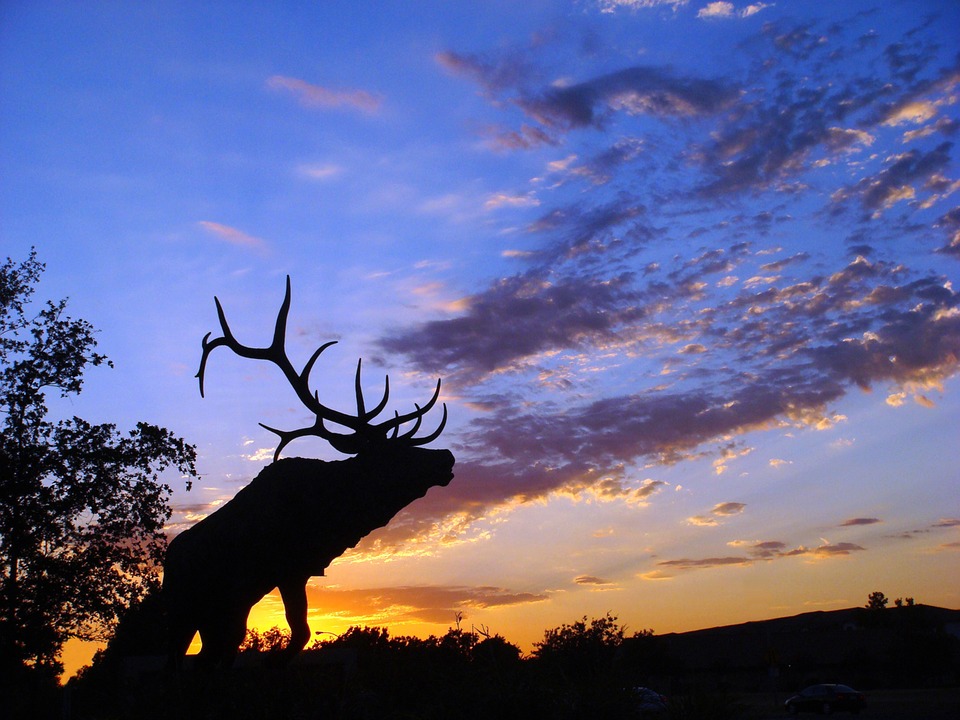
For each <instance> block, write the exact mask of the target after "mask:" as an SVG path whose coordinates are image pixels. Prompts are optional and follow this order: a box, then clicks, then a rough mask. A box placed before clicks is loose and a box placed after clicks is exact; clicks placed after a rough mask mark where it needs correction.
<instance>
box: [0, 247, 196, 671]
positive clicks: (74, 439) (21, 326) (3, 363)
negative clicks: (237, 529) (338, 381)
mask: <svg viewBox="0 0 960 720" xmlns="http://www.w3.org/2000/svg"><path fill="white" fill-rule="evenodd" d="M43 270H44V265H43V264H42V263H40V262H39V261H38V260H37V255H36V251H35V250H34V251H32V252H31V253H30V256H29V258H27V260H25V261H23V262H21V263H19V264H18V263H15V262H14V261H13V260H11V259H10V258H8V259H7V261H6V262H5V263H4V264H3V265H0V658H2V659H3V661H4V662H3V667H4V668H6V667H10V666H11V665H16V664H20V665H23V664H25V665H31V666H34V667H36V668H45V669H47V670H49V671H51V672H52V673H53V674H58V673H59V671H60V665H59V661H58V660H57V658H58V655H59V653H60V650H61V648H62V646H63V643H64V642H66V640H67V639H69V638H72V637H75V638H84V639H97V640H102V639H105V638H106V637H107V635H108V634H109V631H110V629H111V627H112V626H113V624H114V623H115V621H116V618H117V617H118V615H119V614H120V613H121V612H122V611H123V610H124V609H125V608H126V607H128V606H129V605H130V603H131V602H135V601H138V600H140V599H142V598H143V597H144V596H145V595H146V593H147V592H148V591H149V590H150V589H151V588H154V587H156V585H157V581H158V575H159V563H160V561H161V559H162V556H163V552H164V550H165V548H166V537H165V536H164V533H163V526H164V523H165V521H166V520H167V518H169V517H170V506H169V497H170V492H171V490H170V487H169V485H168V484H167V482H165V480H164V477H166V475H165V471H169V472H179V473H180V474H181V475H183V476H185V477H187V478H190V477H195V476H196V469H195V460H196V450H195V448H194V447H193V446H192V445H189V444H187V443H186V442H184V441H183V440H182V439H180V438H178V437H176V436H175V435H173V434H172V433H171V432H170V431H169V430H166V429H165V428H161V427H157V426H155V425H151V424H148V423H143V422H141V423H138V424H137V426H136V428H134V429H133V430H131V431H129V432H126V433H123V432H120V431H119V430H118V429H117V428H116V426H115V425H112V424H93V423H89V422H87V421H85V420H82V419H81V418H78V417H72V418H65V419H59V420H54V419H51V418H50V417H49V409H48V406H47V400H48V397H50V396H51V395H59V396H60V397H69V396H72V395H76V394H78V393H79V392H80V391H81V389H82V387H83V374H84V372H85V371H86V370H87V368H89V367H97V366H100V365H108V366H110V365H111V363H110V362H109V361H108V360H107V358H106V356H104V355H102V354H100V353H98V352H96V346H97V342H96V337H95V330H94V328H93V326H92V325H91V324H90V323H88V322H87V321H85V320H82V319H74V318H71V317H70V316H69V315H67V314H66V308H67V301H66V300H60V301H59V302H50V301H47V302H46V303H45V304H43V305H42V307H40V309H39V310H37V311H33V304H32V296H33V293H34V290H35V285H36V284H37V282H38V281H39V279H40V275H41V274H42V272H43ZM187 487H188V489H189V480H188V482H187Z"/></svg>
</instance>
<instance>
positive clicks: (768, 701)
mask: <svg viewBox="0 0 960 720" xmlns="http://www.w3.org/2000/svg"><path fill="white" fill-rule="evenodd" d="M152 615H153V613H152V612H147V611H142V612H140V613H137V612H134V613H131V614H130V615H129V617H128V619H126V620H125V622H123V623H121V625H120V627H119V628H118V631H117V634H116V636H115V638H114V641H113V642H111V644H110V646H108V648H107V649H106V650H105V651H103V652H101V653H100V654H98V656H97V658H96V659H95V662H94V663H93V665H92V666H90V667H89V668H85V669H84V670H83V671H82V672H81V673H80V674H79V675H78V677H76V678H74V679H72V680H71V681H70V682H69V683H68V684H67V685H66V687H65V688H62V689H60V690H59V691H58V692H57V693H54V694H51V695H48V696H47V697H48V703H47V707H46V711H47V712H46V714H44V713H42V712H38V709H39V708H38V707H37V706H36V705H34V707H33V708H31V709H30V711H29V713H28V712H27V708H26V706H22V707H23V710H24V716H25V717H33V718H36V717H44V716H46V717H58V718H61V717H66V718H76V719H88V718H89V719H94V718H103V719H104V720H108V719H113V718H145V719H148V720H149V719H150V718H278V719H283V718H290V719H299V718H305V719H306V718H309V719H311V720H314V719H320V718H338V719H341V718H342V719H350V720H353V719H367V718H385V719H390V718H398V719H399V718H404V719H406V718H425V719H429V718H437V719H447V718H450V719H456V718H464V719H472V718H547V719H552V718H558V719H559V718H562V719H568V718H570V719H573V718H591V719H593V718H639V717H663V718H665V720H667V719H676V720H686V719H694V718H706V719H710V720H724V719H726V718H731V719H733V718H744V719H745V720H751V719H752V720H759V719H761V718H770V717H785V713H784V711H783V705H782V704H783V701H784V700H785V699H786V698H787V697H788V696H789V695H791V694H793V692H795V691H797V690H799V689H801V688H802V687H804V686H806V685H808V684H812V683H816V682H832V681H839V682H846V683H848V684H851V685H853V686H854V687H856V688H857V689H858V690H860V691H863V692H865V693H866V694H867V697H868V706H867V712H868V713H869V714H870V717H872V718H877V719H880V718H899V717H904V718H908V717H930V718H941V717H943V718H945V717H949V716H950V715H949V714H946V713H948V712H949V711H948V710H947V709H946V708H949V707H950V703H951V702H953V703H955V702H956V700H957V698H958V697H960V690H958V688H960V639H958V638H957V637H956V634H955V633H956V631H957V629H958V627H960V611H956V610H945V609H942V608H935V607H929V606H924V605H910V606H907V607H896V608H890V609H882V608H880V609H879V610H878V609H873V610H871V609H868V608H860V609H857V608H853V609H850V610H840V611H835V612H826V613H808V614H804V615H799V616H796V617H791V618H780V619H777V620H769V621H763V622H755V623H745V624H743V625H737V626H730V627H724V628H715V629H712V630H703V631H698V632H692V633H682V634H669V635H654V634H653V633H652V632H651V631H647V630H645V631H641V632H633V633H631V632H628V631H627V630H626V629H625V628H624V627H623V626H621V625H620V624H619V623H618V621H617V618H616V617H614V616H612V615H609V614H608V615H606V616H605V617H602V618H596V619H593V620H587V618H583V619H582V620H578V621H576V622H574V623H571V624H568V625H563V626H561V627H559V628H555V629H553V630H547V631H546V632H545V633H544V637H543V640H541V641H540V642H539V643H536V645H535V647H534V650H533V652H532V653H530V655H527V656H524V655H523V654H522V653H521V652H520V649H519V648H518V647H517V646H515V645H513V644H512V643H510V642H509V641H508V640H506V639H504V638H503V637H500V636H498V635H495V634H490V633H489V632H487V631H486V629H485V628H481V629H480V631H479V632H477V631H476V629H474V631H467V630H463V629H461V628H460V627H459V623H458V627H455V628H451V629H450V630H449V631H448V632H447V633H445V634H444V635H442V636H440V637H434V636H431V637H429V638H426V639H422V638H416V637H392V636H391V635H390V634H389V632H388V631H387V630H386V629H384V628H358V627H355V628H351V629H350V630H348V631H347V632H346V633H344V634H343V635H341V636H340V637H337V638H332V639H329V640H323V641H317V642H315V643H314V644H313V646H312V648H310V649H309V650H307V651H305V652H304V653H302V654H301V655H300V656H299V657H298V658H297V659H296V660H295V661H294V662H293V663H292V664H290V665H289V666H287V667H277V666H276V665H275V663H273V662H272V660H273V658H274V657H276V656H277V655H276V651H277V649H278V648H279V647H281V646H282V644H283V642H284V640H285V632H284V631H281V630H278V629H273V630H268V631H266V632H264V633H257V632H251V633H250V634H249V635H248V637H247V640H246V642H245V645H244V649H243V652H242V653H241V655H240V657H239V658H238V661H237V663H236V665H235V667H233V668H232V669H231V670H228V671H210V672H205V671H202V670H200V669H197V668H193V667H192V666H191V664H190V663H188V665H187V667H186V669H185V670H184V671H183V672H182V673H180V674H175V673H170V672H166V671H165V670H164V669H163V667H164V658H163V656H162V654H161V653H160V648H161V647H162V637H161V635H160V633H159V626H158V625H157V624H156V623H154V622H152V621H151V620H150V618H151V616H152ZM135 651H140V652H135ZM143 651H147V652H143ZM638 686H643V687H650V688H653V689H655V690H656V691H658V692H660V693H663V694H665V695H666V696H667V697H668V698H669V709H668V711H667V713H665V714H664V713H660V714H651V713H649V712H645V711H643V710H642V709H641V708H640V707H638V705H637V702H636V698H635V695H634V692H633V688H634V687H638ZM21 688H22V689H23V690H26V686H25V685H21ZM908 688H909V689H910V690H907V689H908ZM898 693H899V694H898ZM23 699H25V698H24V697H21V700H23ZM918 703H920V704H919V705H918ZM7 707H8V708H9V707H12V706H9V705H8V706H7ZM885 708H886V709H885ZM922 708H927V709H928V710H929V712H928V710H923V709H922ZM931 708H932V709H931ZM936 708H943V713H944V714H940V715H937V714H936V712H937V710H936Z"/></svg>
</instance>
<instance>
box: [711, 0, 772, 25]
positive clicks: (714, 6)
mask: <svg viewBox="0 0 960 720" xmlns="http://www.w3.org/2000/svg"><path fill="white" fill-rule="evenodd" d="M768 7H770V5H769V4H768V3H753V4H750V5H745V6H743V7H742V8H740V9H737V7H736V6H735V5H734V4H733V3H732V2H725V1H724V0H718V1H717V2H711V3H707V5H706V6H704V7H702V8H700V10H699V11H698V12H697V17H698V18H701V19H706V20H709V19H716V18H720V19H724V20H726V19H730V18H748V17H752V16H753V15H756V14H757V13H758V12H760V11H761V10H763V9H764V8H768Z"/></svg>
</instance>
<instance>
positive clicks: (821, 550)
mask: <svg viewBox="0 0 960 720" xmlns="http://www.w3.org/2000/svg"><path fill="white" fill-rule="evenodd" d="M864 549H865V548H863V547H861V546H859V545H857V544H855V543H847V542H842V543H837V544H835V545H834V544H831V543H825V544H823V545H820V546H819V547H816V548H814V549H813V550H811V551H810V553H811V554H812V555H813V556H814V557H818V558H827V557H842V556H846V555H850V554H851V553H855V552H862V551H863V550H864Z"/></svg>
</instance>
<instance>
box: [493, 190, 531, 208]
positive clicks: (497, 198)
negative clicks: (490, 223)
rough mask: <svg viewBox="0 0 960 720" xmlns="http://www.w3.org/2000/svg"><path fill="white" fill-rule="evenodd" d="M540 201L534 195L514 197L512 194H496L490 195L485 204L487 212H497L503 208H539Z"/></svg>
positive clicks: (527, 194)
mask: <svg viewBox="0 0 960 720" xmlns="http://www.w3.org/2000/svg"><path fill="white" fill-rule="evenodd" d="M539 204H540V201H539V200H538V199H537V198H536V197H535V196H534V195H533V194H532V193H525V194H523V195H513V194H510V193H503V192H499V193H494V194H492V195H490V196H489V197H488V198H487V199H486V200H485V201H484V203H483V207H484V209H485V210H496V209H498V208H502V207H512V208H524V207H537V206H538V205H539Z"/></svg>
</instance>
